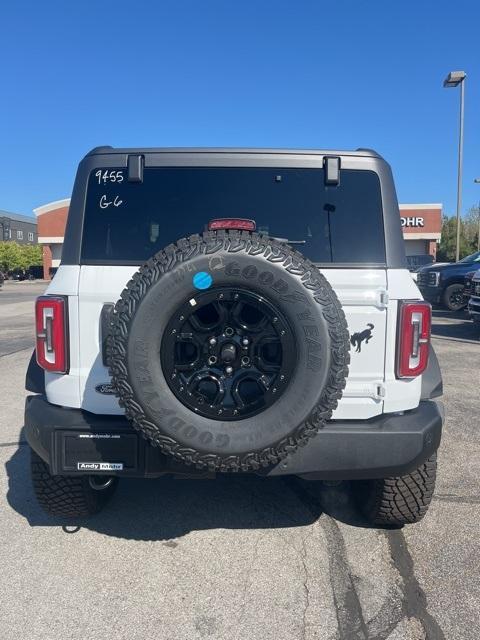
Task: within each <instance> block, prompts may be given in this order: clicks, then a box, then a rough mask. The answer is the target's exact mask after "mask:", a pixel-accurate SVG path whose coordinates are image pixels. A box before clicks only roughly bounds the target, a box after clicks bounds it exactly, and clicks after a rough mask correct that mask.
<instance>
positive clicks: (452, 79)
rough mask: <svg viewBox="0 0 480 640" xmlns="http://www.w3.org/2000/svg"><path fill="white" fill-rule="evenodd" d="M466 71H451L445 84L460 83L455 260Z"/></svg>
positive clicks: (456, 259)
mask: <svg viewBox="0 0 480 640" xmlns="http://www.w3.org/2000/svg"><path fill="white" fill-rule="evenodd" d="M466 77H467V74H466V73H465V71H451V72H450V73H449V74H448V76H447V77H446V79H445V81H444V83H443V86H444V87H446V88H450V87H458V85H460V133H459V139H458V176H457V247H456V252H455V261H456V262H458V261H459V260H460V213H461V209H462V173H463V112H464V102H465V78H466Z"/></svg>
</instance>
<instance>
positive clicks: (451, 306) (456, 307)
mask: <svg viewBox="0 0 480 640" xmlns="http://www.w3.org/2000/svg"><path fill="white" fill-rule="evenodd" d="M442 301H443V305H444V306H445V308H446V309H448V310H449V311H460V309H465V307H466V306H467V302H466V300H465V297H464V295H463V285H462V284H451V285H450V286H449V287H447V288H446V289H445V291H444V292H443V296H442Z"/></svg>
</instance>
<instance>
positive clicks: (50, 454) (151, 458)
mask: <svg viewBox="0 0 480 640" xmlns="http://www.w3.org/2000/svg"><path fill="white" fill-rule="evenodd" d="M442 424H443V407H442V405H441V404H440V403H437V402H435V401H430V400H427V401H422V402H420V404H419V406H418V407H417V408H416V409H413V410H411V411H408V412H405V413H404V414H401V415H397V414H384V415H381V416H377V417H376V418H372V419H370V420H363V421H358V422H352V421H331V422H329V423H328V425H327V426H326V427H325V428H324V429H322V430H321V431H320V432H319V433H318V435H317V436H315V438H313V439H312V440H311V441H309V443H308V444H307V445H306V446H304V447H301V448H299V449H298V450H297V451H296V452H295V453H293V454H291V455H290V456H289V457H288V458H287V459H285V460H282V461H281V462H280V463H278V464H277V465H273V466H272V467H269V468H267V469H263V470H262V471H261V472H259V473H260V474H261V475H267V476H279V475H289V474H293V475H301V476H304V477H306V478H310V479H318V480H322V479H323V480H329V479H339V480H340V479H342V480H349V479H351V480H353V479H361V478H385V477H389V476H399V475H403V474H405V473H409V472H410V471H413V470H414V469H416V468H418V467H419V466H420V465H421V464H422V463H423V462H424V461H425V460H426V459H427V458H428V457H430V456H431V455H432V454H433V453H434V451H436V449H437V448H438V446H439V444H440V438H441V431H442ZM25 435H26V438H27V441H28V443H29V445H30V446H31V447H32V449H34V450H35V451H36V453H37V454H38V455H39V456H40V457H41V458H43V460H45V462H47V463H48V464H49V466H50V471H51V473H52V474H54V475H67V476H73V475H78V474H82V475H85V474H87V475H92V474H94V475H115V476H120V477H122V476H124V477H142V478H145V477H151V478H154V477H158V476H161V475H164V474H179V475H188V476H195V475H198V476H202V475H205V473H204V472H202V471H197V470H196V469H195V468H193V467H190V466H186V465H183V464H181V463H179V462H177V461H175V460H174V459H173V458H171V457H170V456H165V455H163V454H162V453H161V452H160V450H159V449H157V448H154V447H152V446H151V445H150V444H149V443H148V442H147V441H145V440H144V439H143V438H142V437H141V436H140V435H139V434H138V433H137V431H135V429H134V428H133V427H132V426H131V424H130V423H129V422H128V420H127V419H126V418H125V417H124V416H112V415H110V416H107V415H96V414H93V413H89V412H87V411H82V410H80V409H68V408H63V407H59V406H56V405H52V404H50V403H49V402H47V400H46V398H45V397H44V396H41V395H35V396H29V397H27V399H26V405H25Z"/></svg>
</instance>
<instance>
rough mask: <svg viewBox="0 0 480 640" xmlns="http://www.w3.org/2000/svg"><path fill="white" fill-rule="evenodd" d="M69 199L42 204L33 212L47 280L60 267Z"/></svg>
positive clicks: (44, 275)
mask: <svg viewBox="0 0 480 640" xmlns="http://www.w3.org/2000/svg"><path fill="white" fill-rule="evenodd" d="M69 206H70V198H65V199H64V200H56V201H55V202H49V203H48V204H44V205H43V206H41V207H38V208H37V209H34V210H33V212H34V213H35V215H36V217H37V226H38V242H39V244H41V245H43V277H44V278H45V279H46V280H48V279H50V278H51V276H52V270H53V273H54V272H55V271H54V270H55V269H56V268H57V267H58V266H59V265H60V259H61V257H62V246H63V237H64V235H65V225H66V223H67V215H68V207H69Z"/></svg>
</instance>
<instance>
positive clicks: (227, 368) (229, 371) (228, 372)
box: [225, 365, 233, 376]
mask: <svg viewBox="0 0 480 640" xmlns="http://www.w3.org/2000/svg"><path fill="white" fill-rule="evenodd" d="M225 373H226V374H227V376H229V375H230V374H231V373H233V367H231V366H230V365H229V366H228V367H225Z"/></svg>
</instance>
